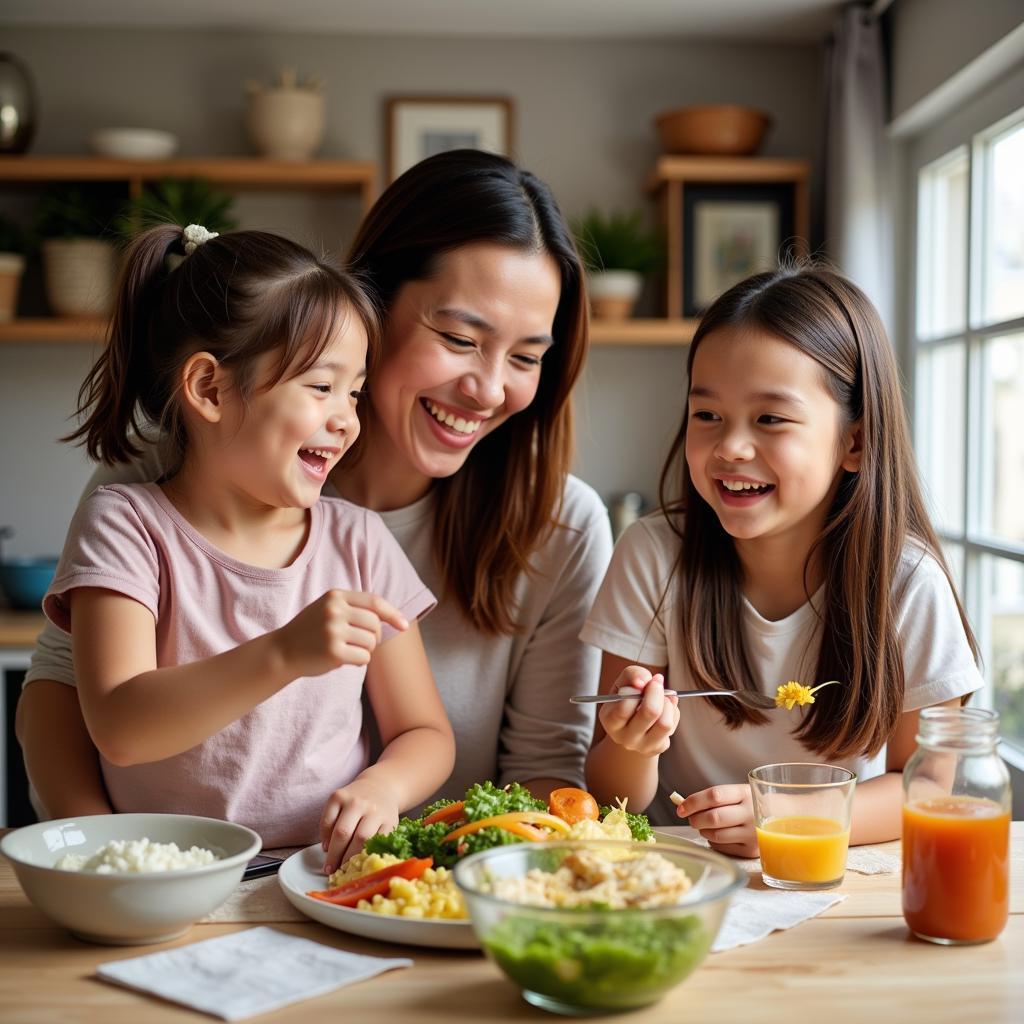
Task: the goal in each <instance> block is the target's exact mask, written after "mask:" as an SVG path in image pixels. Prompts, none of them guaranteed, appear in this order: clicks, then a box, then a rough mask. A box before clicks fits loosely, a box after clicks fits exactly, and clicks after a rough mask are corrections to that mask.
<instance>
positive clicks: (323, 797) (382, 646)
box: [44, 225, 454, 870]
mask: <svg viewBox="0 0 1024 1024" xmlns="http://www.w3.org/2000/svg"><path fill="white" fill-rule="evenodd" d="M378 332H379V326H378V322H377V317H376V314H375V312H374V310H373V307H372V304H371V303H370V302H369V301H368V300H367V298H366V297H365V296H364V294H363V292H362V291H361V290H360V288H359V287H358V285H357V284H356V283H355V282H354V281H353V279H352V278H350V277H349V276H348V275H346V274H344V273H342V272H340V271H339V270H337V269H336V268H335V267H333V266H331V265H329V264H327V263H325V262H323V261H321V260H318V259H317V258H316V257H314V256H313V254H312V253H310V252H308V251H307V250H306V249H304V248H302V247H301V246H298V245H296V244H294V243H292V242H289V241H287V240H286V239H284V238H280V237H278V236H275V235H270V234H266V233H263V232H256V231H239V232H232V233H229V234H225V235H220V236H217V235H213V234H210V233H208V232H206V231H204V230H203V229H202V228H200V227H197V226H195V225H192V226H190V227H189V228H186V229H185V231H184V232H182V230H181V229H179V228H176V227H172V226H166V227H158V228H154V229H152V230H150V231H148V232H146V233H145V234H144V235H142V236H141V237H140V238H139V239H138V240H137V242H136V243H135V244H134V246H133V247H132V249H131V250H130V252H129V253H128V257H127V261H126V265H125V270H124V273H123V276H122V280H121V284H120V289H119V294H118V298H117V305H116V310H115V315H114V319H113V323H112V327H111V334H110V339H109V344H108V346H107V348H106V350H105V351H104V353H103V354H102V355H101V356H100V358H99V360H98V361H97V363H96V364H95V366H94V367H93V369H92V371H91V372H90V374H89V376H88V377H87V379H86V381H85V384H84V385H83V387H82V390H81V394H80V408H79V412H80V414H83V415H84V417H85V418H84V421H83V422H82V424H81V426H80V427H79V428H78V429H77V430H76V431H75V432H74V433H73V434H71V435H70V438H69V439H70V440H76V441H79V442H81V443H83V444H84V445H85V447H86V449H87V451H88V452H89V454H90V455H91V456H92V457H93V458H96V459H100V460H102V461H103V462H105V463H107V464H108V465H114V464H118V463H124V462H127V461H129V460H130V459H131V458H132V457H133V456H136V455H138V453H139V450H140V440H145V439H146V438H147V435H148V434H154V435H159V436H160V437H161V438H162V439H163V443H164V444H165V445H166V447H167V450H166V451H165V452H164V453H163V456H164V461H163V465H165V466H170V467H172V468H171V470H170V472H168V473H167V474H166V475H165V476H164V477H163V478H162V479H161V480H159V481H158V482H157V483H155V484H130V485H115V486H110V487H101V488H99V489H98V490H96V491H95V492H94V493H93V494H92V495H91V496H90V497H89V498H87V499H86V501H85V502H84V503H83V504H82V506H81V507H80V508H79V511H78V513H77V514H76V516H75V519H74V521H73V523H72V527H71V530H70V533H69V537H68V541H67V544H66V546H65V550H64V554H63V557H62V560H61V564H60V566H59V567H58V570H57V575H56V577H55V580H54V583H53V586H52V587H51V589H50V592H49V594H48V595H47V598H46V601H45V604H44V609H45V611H46V613H47V615H48V616H49V617H50V618H51V619H52V620H53V621H54V622H55V623H56V624H57V625H58V626H60V627H61V628H63V629H65V630H67V631H69V632H70V633H71V641H72V649H73V655H74V665H75V676H76V680H77V685H78V694H79V700H80V703H81V707H82V711H83V714H84V717H85V720H86V723H87V725H88V728H89V732H90V734H91V736H92V739H93V741H94V742H95V744H96V746H97V748H98V749H99V751H100V754H101V757H102V767H103V773H104V779H105V782H106V784H107V788H108V791H109V794H110V797H111V800H112V803H113V806H114V808H115V809H116V810H118V811H133V810H150V811H153V810H157V811H167V812H189V813H198V814H208V815H213V816H218V817H224V818H228V819H231V820H235V821H240V822H242V823H244V824H246V825H249V826H250V827H252V828H255V829H256V830H257V831H258V832H260V834H261V835H262V837H263V840H264V843H265V845H267V846H283V845H296V844H305V843H308V842H310V841H312V840H313V839H314V838H319V839H320V841H321V842H322V844H323V847H324V850H325V851H326V858H325V859H326V864H325V867H326V868H327V869H328V870H331V869H333V868H334V867H335V866H336V865H337V864H338V863H339V862H340V861H341V860H343V859H345V857H347V856H349V855H351V854H352V853H353V852H355V851H356V850H358V849H359V848H360V847H361V846H362V843H363V841H364V840H365V839H366V838H368V837H369V836H371V835H373V834H374V833H376V832H377V831H379V830H387V829H389V828H391V827H392V826H393V825H394V824H395V823H396V822H397V820H398V815H399V813H400V812H401V811H402V810H404V809H406V808H408V807H411V806H414V805H415V804H417V803H418V802H420V801H421V800H423V799H424V798H425V797H426V796H428V795H429V794H430V793H432V792H433V791H434V790H435V789H436V788H437V787H438V786H439V785H440V784H441V783H442V782H443V781H444V779H445V778H446V777H447V776H448V773H449V772H450V770H451V766H452V763H453V757H454V744H453V740H452V734H451V729H450V727H449V725H448V721H447V718H446V717H445V713H444V710H443V707H442V705H441V702H440V698H439V697H438V694H437V690H436V688H435V686H434V681H433V678H432V676H431V673H430V669H429V666H428V664H427V660H426V656H425V655H424V652H423V646H422V643H421V641H420V636H419V631H418V628H417V625H416V619H417V618H418V617H419V616H420V615H422V614H423V613H424V612H426V611H427V610H429V609H430V608H431V607H432V606H433V604H434V598H433V596H432V595H431V593H430V592H429V591H428V590H427V589H426V587H425V586H424V585H423V584H422V583H421V582H420V580H419V578H418V577H417V575H416V573H415V572H414V570H413V569H412V567H411V566H410V565H409V563H408V560H407V559H406V558H405V556H404V554H403V553H402V551H401V549H400V548H399V547H398V545H397V543H396V542H395V541H394V540H393V539H392V537H391V534H390V533H389V531H388V530H387V528H386V527H385V526H384V525H383V523H382V522H381V521H380V520H379V518H378V517H377V516H376V515H375V514H374V513H373V512H369V511H367V510H365V509H362V508H358V507H357V506H355V505H352V504H350V503H348V502H345V501H342V500H340V499H330V498H323V499H321V497H320V491H321V488H322V487H323V485H324V482H325V481H326V479H327V476H328V474H329V473H330V471H331V470H332V469H333V468H334V466H335V465H336V464H337V463H338V461H339V460H340V459H341V457H342V456H343V455H344V454H345V452H346V451H347V450H348V448H349V447H350V446H351V445H352V443H353V441H354V440H355V438H356V437H357V435H358V433H359V420H358V418H357V416H356V402H357V398H358V396H359V394H360V393H361V390H362V388H363V384H364V381H365V377H366V370H367V353H368V349H369V351H370V353H371V354H372V352H373V351H374V348H375V346H376V343H377V337H378ZM364 681H365V687H366V692H367V695H368V697H369V702H370V705H371V706H372V709H373V713H374V715H375V718H376V721H377V725H378V727H379V730H380V733H381V737H382V741H383V752H382V754H381V756H380V757H379V759H378V760H377V762H376V763H375V764H369V763H368V756H367V748H366V744H365V740H364V730H363V722H362V712H361V695H362V690H363V685H364Z"/></svg>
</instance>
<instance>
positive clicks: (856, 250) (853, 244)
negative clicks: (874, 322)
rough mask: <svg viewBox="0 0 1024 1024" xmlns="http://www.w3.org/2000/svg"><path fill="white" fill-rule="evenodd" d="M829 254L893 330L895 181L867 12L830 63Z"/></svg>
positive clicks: (836, 46) (837, 36)
mask: <svg viewBox="0 0 1024 1024" xmlns="http://www.w3.org/2000/svg"><path fill="white" fill-rule="evenodd" d="M826 75H827V81H826V88H825V95H826V112H825V188H824V201H825V249H826V251H827V252H828V255H829V257H830V258H831V260H832V262H833V263H835V264H836V266H837V267H838V268H839V269H840V270H841V271H842V272H843V273H844V274H846V275H847V276H848V277H850V278H852V279H853V281H855V282H856V283H857V284H858V285H860V287H861V288H863V289H864V291H865V292H866V293H867V294H868V296H869V298H871V300H872V301H873V302H874V303H875V305H876V306H877V307H878V309H879V312H880V313H881V314H882V319H883V320H884V321H885V323H886V326H887V327H888V328H889V329H890V332H891V330H892V325H893V286H894V266H893V216H894V210H893V186H894V184H895V182H894V180H893V172H892V166H891V164H892V157H891V149H890V146H889V142H888V139H887V136H886V130H885V128H886V107H887V83H886V67H885V57H884V52H883V47H882V33H881V25H880V24H879V21H878V19H877V18H875V17H873V16H872V15H871V14H870V13H869V12H868V9H867V8H866V7H865V6H863V5H860V4H851V5H850V6H848V7H846V8H845V9H844V10H843V12H842V14H841V15H840V16H839V19H838V21H837V23H836V27H835V30H834V32H833V35H832V39H831V43H830V46H829V51H828V55H827V60H826Z"/></svg>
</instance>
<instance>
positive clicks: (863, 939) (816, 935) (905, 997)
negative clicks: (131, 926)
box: [0, 822, 1024, 1024]
mask: <svg viewBox="0 0 1024 1024" xmlns="http://www.w3.org/2000/svg"><path fill="white" fill-rule="evenodd" d="M663 831H667V832H673V833H676V834H678V835H682V836H692V835H693V833H692V831H691V830H689V829H686V828H683V827H678V828H672V829H664V830H663ZM879 849H881V850H884V851H886V852H890V853H898V850H899V844H898V843H888V844H885V845H884V846H881V847H879ZM243 884H244V885H247V886H254V887H255V886H259V887H260V895H261V896H263V897H265V898H261V899H256V900H250V901H249V903H250V904H251V905H254V906H257V907H258V908H259V909H258V912H256V913H246V912H245V911H244V910H235V909H234V908H236V907H239V908H240V907H244V906H245V905H246V903H245V901H243V900H235V899H234V898H232V899H231V900H229V904H228V905H226V906H229V908H230V909H229V911H228V920H223V919H221V920H217V921H210V922H204V923H201V924H199V925H196V926H195V927H194V928H193V929H192V930H191V932H189V933H188V934H187V935H186V936H184V937H183V938H181V939H178V940H177V941H175V942H169V943H164V944H161V945H157V946H133V947H114V946H94V945H89V944H87V943H83V942H79V941H78V940H76V939H74V938H72V937H71V935H70V934H68V933H67V932H66V931H64V930H63V929H62V928H59V927H57V926H56V925H52V924H50V922H49V921H48V920H47V919H46V918H44V917H43V915H42V914H40V913H39V912H38V911H36V910H35V908H34V907H32V906H31V905H30V904H29V903H28V901H27V900H26V899H25V897H24V895H23V894H22V892H21V889H20V888H19V886H18V883H17V881H16V880H15V878H14V873H13V871H12V870H11V867H10V865H9V864H8V863H6V862H2V863H0V1006H3V1007H6V1009H5V1010H3V1011H2V1013H0V1016H2V1018H3V1020H4V1021H5V1024H7V1022H12V1024H13V1022H24V1024H29V1022H42V1021H73V1022H79V1024H90V1022H94V1021H95V1022H97V1024H99V1022H103V1024H136V1022H139V1021H143V1022H145V1024H150V1022H156V1024H160V1022H164V1021H167V1022H175V1021H177V1022H184V1021H188V1020H191V1021H197V1022H198V1021H201V1020H210V1019H211V1018H209V1017H204V1016H203V1015H201V1014H198V1013H195V1012H194V1011H191V1010H186V1009H184V1008H182V1007H179V1006H176V1005H173V1004H170V1003H165V1002H161V1001H159V1000H156V999H151V998H149V997H146V996H143V995H140V994H137V993H134V992H131V991H128V990H127V989H123V988H120V987H117V986H114V985H110V984H106V983H104V982H101V981H99V980H97V979H96V978H95V977H94V972H95V969H96V966H97V964H100V963H105V962H107V961H110V960H118V959H121V958H124V957H133V956H139V955H140V954H143V953H146V952H152V951H154V950H157V949H167V948H171V947H174V946H179V945H185V944H187V943H191V942H197V941H199V940H201V939H207V938H213V937H214V936H217V935H224V934H227V933H230V932H235V931H239V930H241V929H244V928H248V927H251V926H252V925H253V924H255V923H263V924H272V925H273V926H274V927H277V928H280V929H281V930H282V931H285V932H288V933H289V934H292V935H300V936H303V937H305V938H309V939H313V940H315V941H317V942H322V943H324V944H326V945H328V946H332V947H336V948H338V949H346V950H351V951H353V952H358V953H366V954H370V955H376V956H389V955H391V956H409V957H411V958H412V959H413V960H414V961H415V963H414V966H413V967H411V968H409V969H407V970H400V971H392V972H389V973H388V974H385V975H382V976H380V977H378V978H374V979H371V980H369V981H365V982H362V983H360V984H356V985H350V986H347V987H345V988H341V989H338V990H337V991H335V992H332V993H329V994H327V995H323V996H318V997H317V998H315V999H309V1000H306V1001H305V1002H301V1003H295V1004H293V1005H291V1006H289V1007H286V1008H284V1009H282V1010H278V1011H275V1012H273V1013H269V1014H266V1015H263V1016H261V1017H259V1018H253V1019H254V1020H258V1021H261V1022H262V1021H267V1022H268V1024H269V1022H279V1021H280V1022H306V1021H308V1022H318V1021H329V1020H338V1021H344V1022H345V1024H363V1022H366V1024H386V1022H392V1021H395V1022H402V1024H420V1022H421V1024H452V1021H474V1022H476V1021H484V1020H486V1021H544V1020H547V1021H552V1022H554V1021H557V1020H558V1018H557V1017H553V1016H551V1015H549V1014H545V1013H544V1012H543V1011H541V1010H537V1009H534V1008H533V1007H531V1006H529V1005H527V1004H526V1003H525V1002H523V1000H522V999H521V998H520V995H519V991H518V989H516V988H515V987H513V985H512V984H511V983H510V982H508V981H507V980H506V979H505V977H504V975H503V974H501V973H500V972H499V971H498V969H497V968H496V967H494V966H493V965H492V964H491V963H489V962H488V961H487V960H486V959H485V958H484V957H483V956H482V955H480V954H478V953H467V952H460V951H449V950H428V949H421V948H418V947H401V946H391V945H386V944H383V943H377V942H371V941H368V940H364V939H359V938H356V937H354V936H351V935H347V934H345V933H343V932H339V931H334V930H333V929H330V928H327V927H325V926H323V925H320V924H317V923H315V922H313V921H310V920H306V919H304V918H302V919H300V918H298V917H297V911H295V910H294V908H293V907H292V906H291V905H290V904H289V903H287V902H286V901H285V900H284V898H283V896H282V895H281V894H280V891H279V890H278V889H277V879H276V877H270V878H264V879H259V880H257V881H254V882H248V883H243ZM751 885H753V886H755V887H762V885H763V883H762V882H761V880H760V877H759V876H755V877H752V879H751ZM264 890H265V891H264ZM838 891H839V892H842V893H844V894H846V895H847V896H848V898H847V899H846V900H844V901H843V902H842V903H839V904H838V905H836V906H834V907H831V908H830V909H829V910H827V911H825V913H823V914H822V915H820V916H819V917H816V918H813V919H812V920H810V921H806V922H804V923H803V924H799V925H797V926H796V927H795V928H791V929H789V930H787V931H782V932H775V933H774V934H772V935H770V936H768V938H766V939H762V940H761V941H760V942H756V943H754V944H752V945H749V946H741V947H738V948H736V949H731V950H728V951H726V952H724V953H714V954H712V955H711V956H710V957H708V959H707V961H705V963H704V964H703V965H702V966H701V967H700V968H698V969H697V971H696V972H695V973H694V975H693V976H692V977H691V978H689V979H688V980H687V981H685V982H684V983H683V984H682V985H680V986H679V987H677V988H676V989H674V990H673V991H672V992H670V993H669V994H668V995H667V996H666V997H665V999H664V1000H662V1002H660V1003H656V1004H655V1005H654V1006H652V1007H648V1008H647V1009H644V1010H638V1011H635V1012H633V1013H629V1014H625V1015H622V1016H621V1017H618V1018H614V1017H613V1018H609V1019H611V1020H614V1019H620V1020H622V1021H623V1024H626V1022H628V1024H653V1022H661V1021H726V1022H733V1021H737V1022H738V1021H742V1022H743V1024H780V1022H785V1024H803V1022H805V1021H807V1022H809V1021H819V1020H827V1021H828V1022H829V1024H844V1022H847V1021H849V1022H854V1021H856V1022H863V1021H873V1022H875V1024H885V1022H888V1021H896V1020H899V1021H900V1022H906V1024H914V1022H921V1024H943V1022H950V1024H953V1022H956V1024H962V1022H963V1021H964V1020H976V1021H984V1022H985V1024H1003V1022H1005V1024H1010V1022H1011V1021H1012V1022H1016V1021H1019V1020H1020V1007H1021V1005H1022V1004H1024V969H1022V964H1024V822H1015V823H1014V824H1013V869H1012V881H1011V915H1010V921H1009V923H1008V925H1007V927H1006V930H1005V931H1004V932H1003V934H1002V935H1001V936H1000V937H999V938H998V939H997V940H996V941H995V942H990V943H987V944H985V945H981V946H960V947H944V946H933V945H931V944H930V943H927V942H921V941H918V940H916V939H913V938H911V937H910V934H909V933H908V931H907V928H906V925H905V924H904V922H903V917H902V915H901V912H900V878H899V874H898V873H892V874H883V875H858V874H852V873H850V872H848V873H847V875H846V879H845V881H844V883H843V886H842V888H841V889H840V890H838ZM224 909H225V908H223V907H222V908H221V911H224Z"/></svg>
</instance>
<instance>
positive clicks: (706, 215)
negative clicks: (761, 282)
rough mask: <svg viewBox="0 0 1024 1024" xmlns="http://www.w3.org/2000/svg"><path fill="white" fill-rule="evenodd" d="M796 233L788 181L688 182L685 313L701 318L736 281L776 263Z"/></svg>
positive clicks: (791, 190) (684, 206)
mask: <svg viewBox="0 0 1024 1024" xmlns="http://www.w3.org/2000/svg"><path fill="white" fill-rule="evenodd" d="M793 231H794V219H793V189H792V188H791V187H790V186H788V185H783V184H764V185H761V184H757V185H747V184H738V185H732V184H729V185H725V184H723V185H714V184H706V185H705V184H697V185H687V186H686V187H685V188H684V189H683V315H684V316H688V317H695V316H700V315H701V313H702V312H703V311H704V310H705V309H707V307H708V306H709V305H710V304H711V303H712V302H713V301H714V300H715V299H716V298H718V296H719V295H721V294H722V293H723V292H724V291H726V290H728V289H729V288H731V287H732V286H733V285H734V284H737V283H738V282H739V281H742V280H743V279H744V278H745V277H749V276H750V275H751V274H755V273H758V272H759V271H762V270H771V269H772V268H774V267H775V266H777V264H778V261H779V257H780V255H782V250H783V247H784V246H785V245H786V243H787V240H789V239H792V238H793Z"/></svg>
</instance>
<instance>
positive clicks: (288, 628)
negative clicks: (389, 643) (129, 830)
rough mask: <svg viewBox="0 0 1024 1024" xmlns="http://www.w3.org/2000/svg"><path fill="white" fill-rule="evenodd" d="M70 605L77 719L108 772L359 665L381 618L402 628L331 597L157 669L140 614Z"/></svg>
mask: <svg viewBox="0 0 1024 1024" xmlns="http://www.w3.org/2000/svg"><path fill="white" fill-rule="evenodd" d="M70 599H71V646H72V652H73V655H74V663H75V675H76V677H77V679H78V695H79V700H80V701H81V704H82V713H83V716H84V718H85V722H86V725H87V726H88V728H89V733H90V735H91V736H92V738H93V742H95V744H96V746H97V748H98V749H99V751H100V752H101V753H102V754H103V756H104V757H106V758H107V759H108V760H109V761H111V762H113V763H114V764H117V765H131V764H140V763H144V762H148V761H159V760H162V759H163V758H165V757H171V756H173V755H174V754H180V753H181V752H182V751H185V750H189V749H190V748H192V747H194V746H195V745H196V744H198V743H201V742H202V741H203V740H206V739H208V738H209V737H210V736H212V735H213V734H214V733H216V732H219V731H220V730H221V729H223V728H224V727H225V726H227V725H229V724H230V723H231V722H234V721H236V720H237V719H239V718H241V717H242V715H244V714H246V712H248V711H250V710H251V709H252V708H254V707H255V706H256V705H257V704H259V703H260V702H262V701H264V700H266V699H267V698H268V697H271V696H273V694H275V693H277V692H278V690H281V689H283V688H284V687H285V686H287V685H288V683H290V682H292V680H294V679H298V678H299V677H300V676H318V675H322V674H323V673H324V672H328V671H330V670H331V669H334V668H337V667H338V666H340V665H346V664H348V665H365V664H367V663H368V662H369V660H370V654H371V653H372V652H373V649H374V648H375V647H376V646H377V644H378V643H379V642H380V624H381V621H385V622H388V623H390V624H391V625H392V626H394V627H395V628H396V629H400V630H401V629H406V628H407V627H408V623H407V622H406V620H405V617H404V616H403V615H402V614H401V613H400V612H399V611H398V610H397V609H395V608H394V607H392V606H391V605H390V604H389V603H388V602H387V601H385V600H384V599H383V598H380V597H377V596H376V595H373V594H362V593H350V592H346V591H340V590H331V591H328V592H327V593H326V594H324V595H323V597H321V598H319V599H318V600H316V601H314V602H313V603H312V604H311V605H309V607H308V608H306V609H304V610H303V611H302V612H300V613H299V614H298V615H297V616H296V617H295V618H294V619H292V621H291V622H289V623H288V624H287V625H285V626H282V627H281V628H280V629H276V630H273V631H271V632H270V633H266V634H264V635H263V636H261V637H257V638H256V639H254V640H249V641H247V642H246V643H243V644H240V645H239V646H238V647H236V648H234V649H233V650H230V651H226V652H224V653H223V654H218V655H215V656H214V657H211V658H204V659H202V660H201V661H195V662H191V663H190V664H187V665H176V666H173V667H167V668H157V667H156V623H155V620H154V618H153V615H152V613H151V612H150V611H149V610H148V609H147V608H146V607H144V606H143V605H142V604H139V603H138V602H137V601H134V600H132V599H131V598H128V597H124V596H122V595H120V594H116V593H114V592H113V591H110V590H100V589H97V588H89V587H86V588H81V589H77V590H74V591H72V592H71V594H70Z"/></svg>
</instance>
